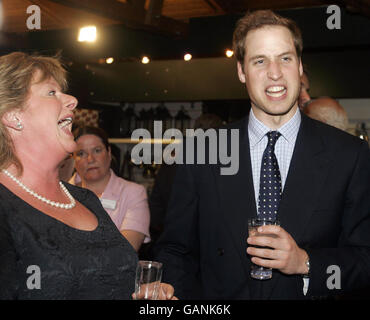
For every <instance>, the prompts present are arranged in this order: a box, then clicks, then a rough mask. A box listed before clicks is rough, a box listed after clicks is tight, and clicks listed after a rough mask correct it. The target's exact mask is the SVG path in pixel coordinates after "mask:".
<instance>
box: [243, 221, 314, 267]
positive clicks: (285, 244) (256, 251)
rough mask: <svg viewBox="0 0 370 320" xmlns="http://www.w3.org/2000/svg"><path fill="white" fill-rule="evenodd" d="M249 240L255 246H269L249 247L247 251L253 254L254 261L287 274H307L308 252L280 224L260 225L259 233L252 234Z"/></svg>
mask: <svg viewBox="0 0 370 320" xmlns="http://www.w3.org/2000/svg"><path fill="white" fill-rule="evenodd" d="M247 242H248V244H249V245H253V246H261V247H269V248H255V247H248V248H247V253H248V254H250V255H251V256H252V262H253V263H255V264H257V265H259V266H263V267H267V268H273V269H278V270H280V271H281V272H282V273H285V274H307V272H308V270H307V266H306V264H305V262H306V260H307V258H308V255H307V252H306V251H304V250H303V249H301V248H300V247H298V245H297V243H296V242H295V241H294V239H293V238H292V237H291V235H290V234H289V233H288V232H286V231H285V230H284V229H283V228H281V227H280V226H275V225H266V226H261V227H258V235H256V234H253V235H251V236H250V237H249V238H248V239H247ZM272 249H274V250H272Z"/></svg>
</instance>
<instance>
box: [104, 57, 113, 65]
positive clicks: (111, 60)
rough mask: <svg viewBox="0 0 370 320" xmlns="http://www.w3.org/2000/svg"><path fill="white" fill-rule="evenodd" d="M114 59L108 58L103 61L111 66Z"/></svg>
mask: <svg viewBox="0 0 370 320" xmlns="http://www.w3.org/2000/svg"><path fill="white" fill-rule="evenodd" d="M113 61H114V59H113V58H112V57H109V58H107V59H106V60H105V62H106V63H108V64H111V63H113Z"/></svg>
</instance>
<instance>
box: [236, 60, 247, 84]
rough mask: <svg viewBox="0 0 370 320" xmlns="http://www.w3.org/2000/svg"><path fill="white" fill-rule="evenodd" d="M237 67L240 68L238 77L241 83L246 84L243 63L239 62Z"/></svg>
mask: <svg viewBox="0 0 370 320" xmlns="http://www.w3.org/2000/svg"><path fill="white" fill-rule="evenodd" d="M237 67H238V77H239V80H240V82H241V83H245V73H244V70H243V66H242V65H241V63H240V62H239V61H238V62H237Z"/></svg>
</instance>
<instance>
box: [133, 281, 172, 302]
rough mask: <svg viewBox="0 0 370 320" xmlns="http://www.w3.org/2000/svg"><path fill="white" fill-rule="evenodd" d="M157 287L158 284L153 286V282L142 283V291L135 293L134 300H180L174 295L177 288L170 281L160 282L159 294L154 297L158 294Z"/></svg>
mask: <svg viewBox="0 0 370 320" xmlns="http://www.w3.org/2000/svg"><path fill="white" fill-rule="evenodd" d="M156 287H157V285H154V286H153V283H149V284H142V285H141V286H140V292H139V293H138V294H135V293H133V294H132V298H133V299H134V300H144V299H146V300H179V299H178V298H177V297H175V296H174V295H173V294H174V292H175V289H174V288H173V286H171V285H170V284H168V283H160V285H159V288H158V287H157V288H158V296H157V297H155V298H153V296H156V295H157V294H156V293H155V291H156Z"/></svg>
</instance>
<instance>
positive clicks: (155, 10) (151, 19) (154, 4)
mask: <svg viewBox="0 0 370 320" xmlns="http://www.w3.org/2000/svg"><path fill="white" fill-rule="evenodd" d="M162 7H163V0H150V2H149V8H148V10H147V12H146V16H145V24H149V25H157V24H158V22H159V19H160V18H161V13H162Z"/></svg>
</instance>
